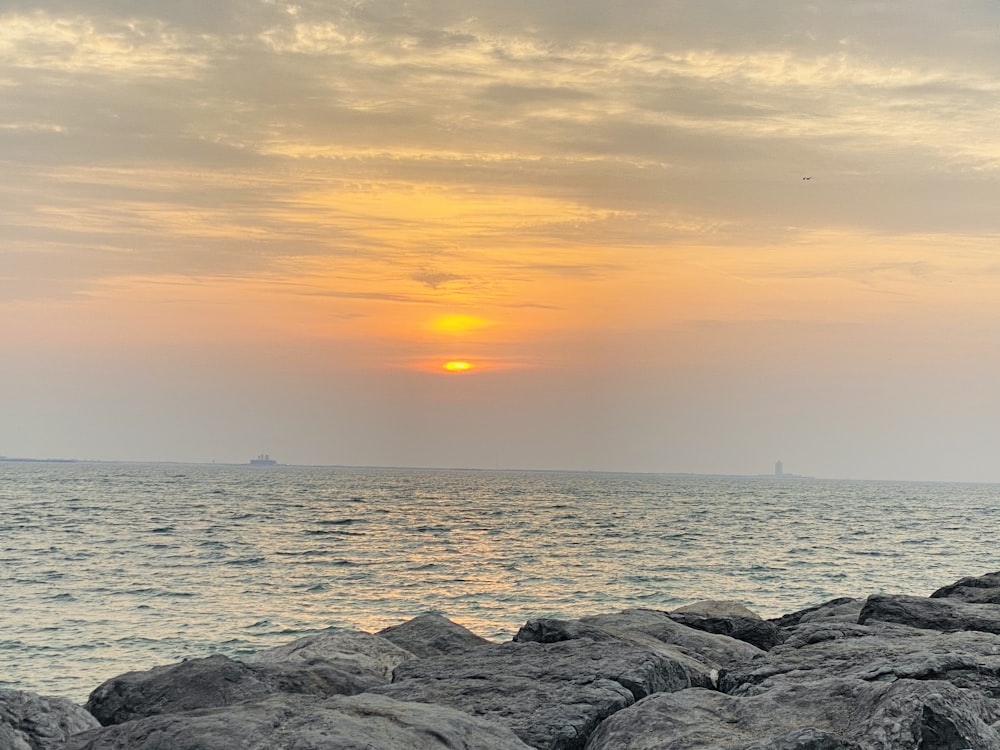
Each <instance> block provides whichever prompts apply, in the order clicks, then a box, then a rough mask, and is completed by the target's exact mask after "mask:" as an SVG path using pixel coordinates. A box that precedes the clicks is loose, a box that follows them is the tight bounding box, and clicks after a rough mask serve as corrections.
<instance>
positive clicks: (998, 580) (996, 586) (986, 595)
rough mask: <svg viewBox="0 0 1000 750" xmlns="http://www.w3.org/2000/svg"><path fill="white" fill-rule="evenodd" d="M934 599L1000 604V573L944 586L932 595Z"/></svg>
mask: <svg viewBox="0 0 1000 750" xmlns="http://www.w3.org/2000/svg"><path fill="white" fill-rule="evenodd" d="M931 598H932V599H944V598H948V599H960V600H962V601H963V602H975V603H978V604H1000V573H987V574H986V575H982V576H967V577H965V578H961V579H959V580H958V581H956V582H955V583H952V584H949V585H948V586H943V587H942V588H939V589H938V590H937V591H935V592H934V593H933V594H931Z"/></svg>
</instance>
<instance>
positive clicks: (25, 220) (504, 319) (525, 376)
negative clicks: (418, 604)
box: [0, 0, 1000, 480]
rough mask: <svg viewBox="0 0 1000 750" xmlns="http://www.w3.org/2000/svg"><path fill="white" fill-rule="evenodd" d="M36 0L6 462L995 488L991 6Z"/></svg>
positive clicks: (11, 123) (995, 100) (3, 323)
mask: <svg viewBox="0 0 1000 750" xmlns="http://www.w3.org/2000/svg"><path fill="white" fill-rule="evenodd" d="M5 7H6V9H5V10H3V11H0V59H2V60H3V62H4V65H3V66H2V67H0V94H2V96H0V160H2V161H3V166H4V169H3V171H2V175H3V176H2V177H0V237H2V240H3V242H2V243H0V307H2V310H0V312H2V313H3V314H2V315H0V341H2V343H3V344H4V346H5V349H6V351H7V352H8V353H9V354H8V362H10V363H13V364H10V365H9V366H8V370H7V373H6V374H5V375H3V376H2V377H3V378H5V379H2V380H0V388H2V389H4V390H5V392H8V393H15V392H16V393H20V394H21V396H19V398H18V399H17V404H16V406H15V407H12V410H11V412H10V414H9V415H8V417H7V418H5V420H3V427H2V428H0V454H8V455H9V454H18V455H66V456H79V457H93V458H115V457H118V458H135V459H154V458H175V459H182V460H201V459H211V458H228V459H242V458H243V457H244V454H246V455H256V454H257V453H259V452H270V453H272V454H276V455H280V457H281V458H282V459H283V460H285V461H288V462H295V461H297V460H298V461H302V462H313V463H361V464H379V463H391V464H427V465H447V466H456V465H470V466H478V465H491V466H492V465H496V463H497V461H501V462H502V463H505V464H507V465H511V466H532V467H537V468H541V467H557V468H558V467H566V468H595V469H602V468H607V469H630V470H631V469H635V470H643V471H645V470H653V471H655V470H663V471H706V472H746V473H755V472H757V471H761V470H766V469H767V467H768V466H770V465H772V464H773V461H774V460H777V458H779V457H780V458H783V459H784V460H785V463H786V466H787V467H788V468H789V470H790V471H796V470H798V471H801V472H802V473H812V474H829V475H838V476H903V475H906V476H911V475H914V476H915V475H918V474H920V475H926V476H928V477H932V478H983V477H986V478H993V479H996V480H1000V474H998V473H997V472H996V469H995V468H993V464H994V463H995V462H993V461H992V456H993V455H994V453H995V451H994V450H993V448H995V446H994V445H993V443H992V438H991V437H990V436H989V435H990V432H989V430H987V429H986V425H988V424H991V423H994V422H995V421H996V420H1000V400H998V398H997V397H995V396H994V395H992V394H993V391H995V388H991V389H989V392H984V391H982V390H981V388H982V387H983V386H982V384H983V383H986V382H990V378H991V377H992V376H993V375H996V374H1000V349H998V346H997V345H996V344H995V343H993V342H994V341H996V340H998V339H997V332H998V331H1000V294H998V293H997V291H998V288H997V284H998V282H997V279H998V277H1000V257H998V249H997V248H998V247H1000V244H998V239H1000V214H998V212H997V210H996V206H997V205H1000V139H998V137H997V136H996V123H997V122H998V121H1000V97H998V96H997V94H998V84H997V83H996V81H997V80H998V78H997V66H998V63H1000V58H998V55H997V51H996V45H995V39H994V35H993V33H992V30H995V29H996V28H997V24H998V23H1000V10H998V9H996V8H995V7H994V6H993V5H991V4H988V3H980V4H962V5H961V6H957V5H956V6H951V5H947V4H943V3H937V2H931V0H917V2H915V3H912V4H907V5H902V4H891V3H874V2H872V3H869V2H857V3H835V2H832V0H831V1H829V2H827V1H825V0H824V1H823V2H818V3H808V4H802V3H793V2H780V3H771V4H767V6H766V7H764V6H760V5H754V4H745V3H735V2H734V3H727V2H724V3H721V4H705V3H694V2H664V3H653V4H650V3H629V2H626V3H624V4H621V3H619V4H612V3H603V2H596V1H591V0H586V1H585V2H583V3H582V4H581V3H579V2H576V3H572V4H569V3H563V2H549V3H544V4H540V3H520V2H517V3H515V4H514V5H509V4H508V5H500V6H498V5H497V4H495V3H483V2H478V0H476V1H474V2H472V4H471V5H470V4H469V3H464V4H455V3H451V2H445V1H444V0H418V1H417V2H413V3H407V4H405V5H400V4H399V3H394V2H390V0H364V2H360V3H357V2H351V3H346V2H344V3H341V2H331V3H287V2H282V1H281V0H266V1H265V0H220V2H218V3H212V4H209V5H206V6H204V7H197V8H196V7H194V6H190V5H189V4H176V5H175V4H171V3H163V4H159V5H153V4H142V6H141V7H139V6H136V7H131V6H130V7H129V8H128V9H127V12H126V11H125V9H123V8H122V7H120V4H116V3H112V2H99V3H84V2H82V0H60V2H54V0H52V1H51V2H50V1H49V0H41V2H32V3H22V2H14V3H13V4H11V3H8V4H7V5H6V6H5ZM804 177H808V178H809V179H808V180H804V179H803V178H804ZM459 362H465V363H467V364H468V365H469V367H468V369H467V370H463V369H462V368H461V367H459V366H458V365H457V363H459ZM102 363H103V364H102ZM468 370H474V371H475V373H476V377H473V378H448V377H445V376H446V375H449V374H451V375H454V374H456V373H457V374H461V373H463V372H467V371H468ZM260 391H265V392H267V393H268V394H269V395H268V397H267V401H268V403H270V404H273V407H274V408H273V411H269V410H268V409H261V408H260V407H259V405H258V407H257V411H256V412H254V411H253V410H250V409H248V408H247V403H248V402H246V401H244V399H248V400H250V401H253V400H255V399H256V400H257V402H258V404H259V397H258V396H257V395H256V394H258V393H259V392H260ZM29 396H30V397H29ZM81 403H87V404H92V405H93V406H92V411H90V412H86V413H83V412H80V411H79V404H81ZM185 404H189V406H185ZM213 404H214V405H216V406H213ZM946 404H947V406H946ZM102 405H103V407H104V408H103V409H102ZM46 414H47V415H49V416H48V417H45V418H40V417H39V415H46ZM74 415H75V416H74ZM102 415H103V416H102ZM134 415H143V416H142V421H143V422H144V423H149V424H150V425H156V424H159V423H161V422H162V424H163V429H162V430H156V429H152V430H149V431H147V435H148V437H147V438H146V441H147V442H146V443H143V442H142V441H139V442H137V441H136V440H134V439H132V438H131V437H124V436H126V435H132V434H134V432H135V429H136V424H135V423H134V422H133V421H132V420H133V419H139V416H134ZM859 425H866V426H865V427H864V429H861V428H859ZM4 430H5V431H6V432H4ZM480 431H481V434H480ZM860 433H863V434H864V435H868V436H870V437H869V438H859V437H858V435H859V434H860ZM430 434H434V435H451V436H454V438H453V439H452V440H451V441H450V442H449V440H446V439H444V438H441V439H430V438H428V437H427V436H428V435H430ZM192 436H194V437H192ZM721 436H724V437H721ZM487 442H489V446H488V447H487V446H486V443H487ZM886 446H890V447H889V448H886ZM89 451H93V454H92V455H91V454H89V453H88V452H89ZM498 454H499V455H500V456H501V458H498V457H497V456H498Z"/></svg>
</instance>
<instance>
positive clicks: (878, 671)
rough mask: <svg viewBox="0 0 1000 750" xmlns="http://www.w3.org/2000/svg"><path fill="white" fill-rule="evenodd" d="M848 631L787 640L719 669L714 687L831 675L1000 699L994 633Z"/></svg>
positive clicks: (738, 690)
mask: <svg viewBox="0 0 1000 750" xmlns="http://www.w3.org/2000/svg"><path fill="white" fill-rule="evenodd" d="M816 627H819V626H816ZM853 627H854V628H856V629H857V630H855V631H848V632H850V634H849V635H847V636H845V637H841V638H835V639H830V640H824V641H819V642H814V643H804V644H802V645H799V646H796V645H795V642H794V640H792V639H789V641H787V642H786V643H785V644H784V645H781V646H778V647H776V648H774V649H772V650H771V651H769V652H768V653H767V654H766V655H764V656H762V657H760V658H757V659H754V660H751V661H749V662H747V663H746V664H744V665H742V666H739V667H733V668H731V669H729V670H727V671H725V672H724V673H723V674H722V675H720V678H719V688H720V689H721V690H722V691H724V692H726V693H732V694H736V695H750V694H758V693H761V692H764V691H767V690H769V689H770V688H771V687H772V686H773V685H774V684H775V683H777V682H792V681H795V682H813V681H816V680H819V679H823V678H826V677H834V676H836V677H846V678H851V679H857V680H862V681H865V682H893V681H896V680H901V679H917V680H937V681H946V682H949V683H951V684H953V685H955V686H956V687H959V688H965V689H971V690H976V691H978V692H980V693H982V694H984V695H986V696H997V697H1000V638H997V637H996V636H994V635H991V634H988V633H975V632H962V633H938V632H934V631H928V630H918V629H915V628H901V627H898V626H895V627H894V628H893V629H892V630H890V631H882V630H880V629H876V628H865V626H853ZM862 631H866V632H862Z"/></svg>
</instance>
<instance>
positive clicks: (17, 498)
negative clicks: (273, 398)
mask: <svg viewBox="0 0 1000 750" xmlns="http://www.w3.org/2000/svg"><path fill="white" fill-rule="evenodd" d="M998 499H1000V485H986V484H945V483H908V482H873V481H844V480H826V479H809V478H802V477H772V476H761V477H709V476H690V475H656V474H605V473H565V472H522V471H461V470H430V469H427V470H419V469H388V468H340V467H336V468H321V467H292V466H266V467H252V466H233V465H184V464H113V463H82V462H81V463H75V462H51V463H50V462H15V461H5V462H0V579H2V584H0V687H7V688H16V689H20V690H29V691H33V692H37V693H41V694H44V695H58V696H64V697H68V698H70V699H71V700H74V701H76V702H78V703H83V702H84V701H85V700H86V699H87V696H88V694H89V693H90V692H91V691H92V690H93V689H95V688H96V687H97V686H98V685H100V684H101V683H102V682H104V681H105V680H107V679H109V678H111V677H114V676H116V675H119V674H122V673H124V672H128V671H132V670H143V669H149V668H151V667H153V666H156V665H160V664H169V663H173V662H177V661H180V660H182V659H184V658H196V657H201V656H207V655H209V654H213V653H221V654H225V655H228V656H231V657H234V658H239V657H240V656H241V655H246V654H248V653H252V652H254V651H257V650H260V649H265V648H270V647H273V646H276V645H279V644H283V643H287V642H289V641H292V640H294V639H296V638H300V637H302V636H305V635H308V634H312V633H317V632H321V631H323V630H325V629H327V628H331V627H334V628H356V629H360V630H364V631H367V632H375V631H378V630H380V629H381V628H384V627H387V626H389V625H396V624H399V623H401V622H404V621H405V620H408V619H410V618H412V617H415V616H416V615H419V614H421V613H424V612H436V613H439V614H442V615H444V616H446V617H448V618H450V619H451V620H453V621H454V622H457V623H459V624H461V625H464V626H465V627H467V628H469V629H471V630H472V631H474V632H476V633H478V634H479V635H482V636H484V637H486V638H489V639H491V640H495V641H504V640H509V639H510V638H511V637H512V636H513V635H514V634H515V633H516V632H517V630H518V628H519V627H520V626H521V625H522V624H523V623H525V622H526V621H527V620H529V619H532V618H536V617H561V618H575V617H580V616H583V615H587V614H599V613H605V612H617V611H620V610H622V609H626V608H630V607H643V608H650V609H659V610H669V609H674V608H677V607H680V606H682V605H684V604H689V603H691V602H694V601H698V600H703V599H721V600H728V601H736V602H739V603H741V604H743V605H745V606H747V607H749V608H750V609H752V610H753V611H755V612H757V613H758V614H760V615H761V616H762V617H776V616H779V615H781V614H785V613H789V612H794V611H797V610H799V609H803V608H805V607H809V606H813V605H816V604H820V603H822V602H825V601H828V600H830V599H832V598H835V597H841V596H854V597H865V596H867V595H869V594H872V593H876V592H885V593H904V594H917V595H928V594H930V593H931V592H933V591H934V590H935V589H937V588H939V587H941V586H944V585H946V584H948V583H952V582H954V581H955V580H957V579H958V578H961V577H963V576H967V575H981V574H983V573H986V572H989V571H994V570H997V569H998V568H1000V560H998V556H1000V552H998V550H997V547H996V544H995V538H994V537H993V535H992V533H991V532H990V530H991V529H993V528H995V527H996V521H997V520H998V519H1000V516H998V512H1000V511H998Z"/></svg>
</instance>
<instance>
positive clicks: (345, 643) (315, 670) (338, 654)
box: [87, 630, 415, 726]
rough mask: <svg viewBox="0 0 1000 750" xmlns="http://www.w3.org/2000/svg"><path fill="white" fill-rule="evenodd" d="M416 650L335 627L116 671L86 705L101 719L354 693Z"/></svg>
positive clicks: (384, 677)
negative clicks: (254, 648)
mask: <svg viewBox="0 0 1000 750" xmlns="http://www.w3.org/2000/svg"><path fill="white" fill-rule="evenodd" d="M413 658H415V657H414V656H413V654H411V653H410V652H408V651H404V650H403V649H401V648H399V647H398V646H396V645H395V644H393V643H390V642H389V641H386V640H385V639H383V638H379V637H377V636H374V635H370V634H368V633H361V632H358V631H351V630H343V631H329V632H326V633H320V634H318V635H314V636H307V637H306V638H300V639H299V640H297V641H293V642H292V643H289V644H286V645H283V646H278V647H277V648H273V649H269V650H267V651H262V652H259V653H257V654H254V655H252V656H250V657H247V658H246V659H245V660H244V661H235V660H233V659H230V658H228V657H226V656H220V655H215V656H208V657H205V658H203V659H190V660H188V661H183V662H180V663H178V664H171V665H167V666H162V667H155V668H153V669H151V670H148V671H145V672H129V673H127V674H123V675H120V676H118V677H114V678H112V679H110V680H108V681H107V682H105V683H104V684H102V685H101V686H100V687H98V688H97V689H96V690H94V691H93V692H92V693H91V694H90V698H89V699H88V701H87V710H88V711H90V712H91V713H92V714H93V715H94V716H96V717H97V719H98V720H99V721H100V722H101V724H103V725H105V726H107V725H109V724H120V723H122V722H125V721H131V720H132V719H138V718H142V717H145V716H153V715H156V714H167V713H177V712H180V711H190V710H192V709H196V708H208V707H211V706H228V705H231V704H233V703H238V702H240V701H245V700H249V699H252V698H261V697H263V696H266V695H271V694H273V693H303V694H307V695H318V696H322V697H327V696H331V695H354V694H357V693H361V692H364V691H365V690H367V689H369V688H371V687H374V686H376V685H381V684H385V683H388V682H389V680H390V679H391V676H392V670H393V669H394V668H395V667H396V666H397V665H399V664H401V663H403V662H404V661H406V660H408V659H413Z"/></svg>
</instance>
